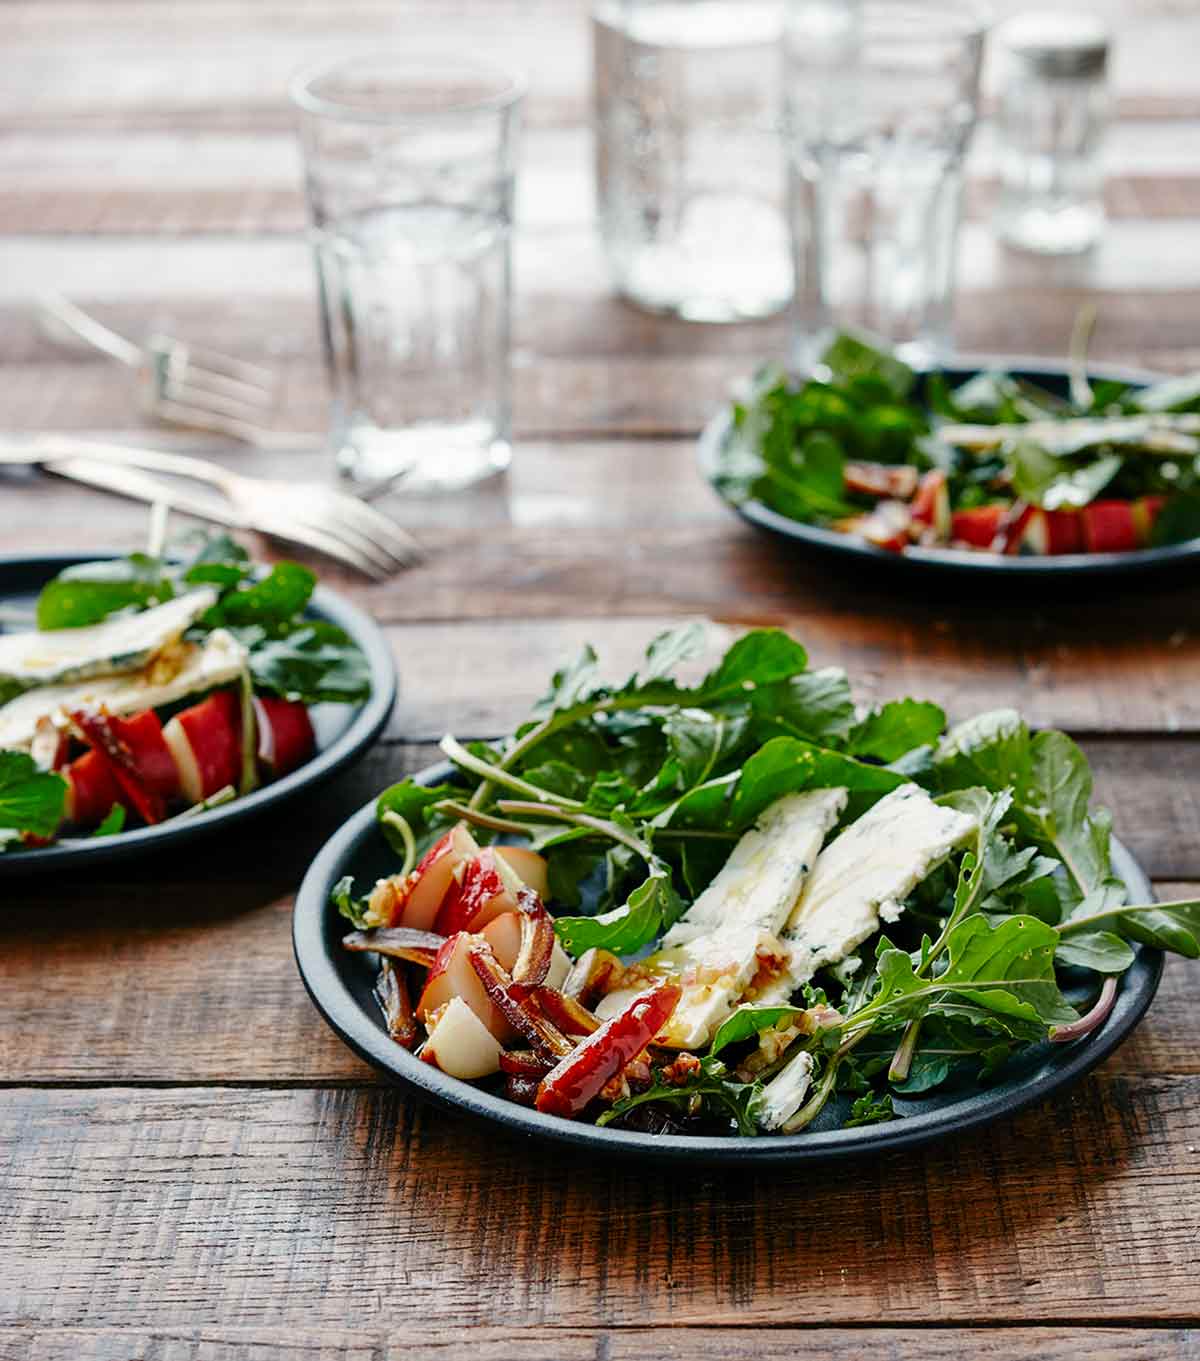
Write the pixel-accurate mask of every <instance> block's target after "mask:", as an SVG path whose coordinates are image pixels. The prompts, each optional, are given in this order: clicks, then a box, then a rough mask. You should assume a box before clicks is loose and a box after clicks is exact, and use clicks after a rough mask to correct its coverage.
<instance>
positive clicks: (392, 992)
mask: <svg viewBox="0 0 1200 1361" xmlns="http://www.w3.org/2000/svg"><path fill="white" fill-rule="evenodd" d="M375 998H376V1000H377V1001H378V1003H379V1005H380V1007H382V1009H383V1015H384V1019H385V1020H386V1021H387V1032H388V1034H389V1035H390V1036H391V1037H392V1039H393V1040H395V1041H396V1043H397V1044H399V1045H402V1046H403V1047H404V1048H405V1049H412V1048H413V1046H414V1045H415V1044H416V1042H417V1039H418V1038H419V1035H420V1031H419V1030H418V1028H417V1018H416V1017H415V1016H414V1015H413V1009H412V998H411V997H409V995H408V983H407V981H406V980H405V977H404V974H403V973H402V972H401V971H400V970H399V969H398V968H397V967H396V966H395V965H394V964H393V963H392V961H391V960H390V959H385V960H384V961H383V963H382V965H381V966H380V969H379V977H378V978H377V979H376V980H375Z"/></svg>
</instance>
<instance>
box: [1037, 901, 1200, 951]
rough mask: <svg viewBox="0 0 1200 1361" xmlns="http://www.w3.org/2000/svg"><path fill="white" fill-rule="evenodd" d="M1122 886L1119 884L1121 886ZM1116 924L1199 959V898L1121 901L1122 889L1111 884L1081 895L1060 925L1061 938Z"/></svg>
mask: <svg viewBox="0 0 1200 1361" xmlns="http://www.w3.org/2000/svg"><path fill="white" fill-rule="evenodd" d="M1122 887H1123V886H1122ZM1102 925H1103V926H1110V927H1116V928H1117V929H1118V930H1119V931H1120V932H1121V933H1122V934H1123V935H1125V936H1127V937H1129V938H1130V939H1132V940H1137V941H1141V942H1142V943H1143V944H1146V945H1152V946H1154V947H1155V948H1156V949H1159V950H1172V951H1174V952H1175V953H1176V954H1179V955H1183V956H1185V958H1187V959H1200V900H1197V899H1190V898H1184V899H1180V900H1178V901H1175V902H1168V903H1138V904H1136V905H1133V906H1128V905H1126V904H1125V899H1124V895H1123V892H1118V891H1116V890H1114V889H1113V888H1112V887H1111V886H1110V887H1109V888H1107V889H1104V888H1102V889H1100V890H1098V891H1097V892H1096V893H1093V894H1090V895H1089V896H1088V897H1087V898H1085V899H1084V900H1083V901H1082V902H1081V903H1080V904H1079V905H1078V906H1077V907H1076V908H1075V910H1074V911H1073V912H1072V913H1071V915H1070V916H1069V917H1068V919H1067V920H1066V921H1065V922H1064V923H1063V925H1062V928H1061V930H1062V936H1063V938H1064V940H1069V941H1071V942H1076V941H1078V940H1079V939H1080V938H1081V937H1082V935H1083V934H1084V933H1087V932H1090V931H1092V930H1093V929H1095V928H1096V927H1099V926H1102Z"/></svg>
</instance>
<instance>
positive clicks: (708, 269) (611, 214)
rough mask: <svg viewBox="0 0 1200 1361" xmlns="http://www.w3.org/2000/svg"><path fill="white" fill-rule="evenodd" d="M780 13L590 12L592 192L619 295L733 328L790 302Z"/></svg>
mask: <svg viewBox="0 0 1200 1361" xmlns="http://www.w3.org/2000/svg"><path fill="white" fill-rule="evenodd" d="M782 18H783V0H597V3H596V4H594V6H593V9H592V40H593V45H594V57H595V99H596V189H597V199H598V208H599V215H600V233H601V236H602V238H603V241H604V246H605V251H606V253H607V256H608V262H609V267H610V268H611V270H612V273H613V277H614V280H615V282H616V285H617V288H618V289H619V290H620V292H621V293H622V294H623V295H624V296H625V297H627V298H628V299H629V300H630V301H632V302H635V303H637V304H639V305H640V306H642V307H646V308H649V309H650V310H651V311H655V312H666V313H671V314H674V315H676V316H680V317H684V318H685V319H687V320H689V321H738V320H741V319H744V318H748V317H762V316H767V315H769V314H770V313H772V312H775V311H778V310H779V309H780V308H781V307H783V306H784V305H785V304H786V303H787V301H788V298H789V297H790V296H791V290H792V270H791V261H790V259H789V251H788V236H787V220H786V218H785V217H784V168H783V160H782V157H781V156H780V153H779V98H778V95H779V34H780V27H781V24H782Z"/></svg>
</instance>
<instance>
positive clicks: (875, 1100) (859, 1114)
mask: <svg viewBox="0 0 1200 1361" xmlns="http://www.w3.org/2000/svg"><path fill="white" fill-rule="evenodd" d="M895 1118H896V1112H895V1109H894V1108H893V1106H892V1098H891V1097H890V1096H888V1095H887V1094H886V1093H885V1094H884V1095H883V1096H878V1097H877V1096H876V1095H875V1093H874V1092H864V1093H863V1095H862V1096H860V1097H859V1098H858V1099H857V1100H856V1101H855V1103H854V1104H853V1105H852V1106H851V1107H850V1114H849V1115H848V1116H847V1117H846V1119H845V1121H844V1122H843V1125H842V1127H843V1129H856V1128H857V1127H858V1126H860V1125H878V1124H882V1123H883V1122H884V1121H885V1120H894V1119H895Z"/></svg>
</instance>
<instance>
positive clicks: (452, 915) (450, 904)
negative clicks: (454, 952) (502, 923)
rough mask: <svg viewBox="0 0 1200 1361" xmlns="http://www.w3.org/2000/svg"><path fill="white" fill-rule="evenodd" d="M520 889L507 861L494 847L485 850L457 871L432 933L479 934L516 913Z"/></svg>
mask: <svg viewBox="0 0 1200 1361" xmlns="http://www.w3.org/2000/svg"><path fill="white" fill-rule="evenodd" d="M522 888H524V884H523V883H522V882H521V879H520V878H519V877H518V875H517V872H516V871H515V870H514V869H513V868H512V867H511V866H510V865H509V863H508V861H507V860H505V859H504V857H503V856H501V855H498V854H497V853H496V849H495V847H492V846H485V847H484V848H483V850H481V851H479V852H478V853H477V854H476V855H475V856H474V857H473V858H472V859H470V860H468V861H467V862H466V863H465V864H464V865H462V866H461V868H460V869H458V870H457V871H456V873H455V875H454V882H453V883H451V884H450V885H449V888H448V890H447V892H446V896H445V897H444V898H443V899H442V903H441V907H440V909H439V911H438V914H437V917H436V918H435V920H434V923H433V929H434V930H435V931H436V932H437V933H438V934H439V935H442V936H452V935H454V933H455V932H456V931H481V930H482V929H483V928H484V927H485V926H486V925H487V924H488V922H490V921H491V920H492V918H493V917H498V916H500V915H501V913H503V912H516V911H518V910H519V907H520V905H519V903H518V894H519V893H520V892H521V890H522ZM408 924H409V923H408V921H407V918H406V920H405V925H408Z"/></svg>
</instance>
